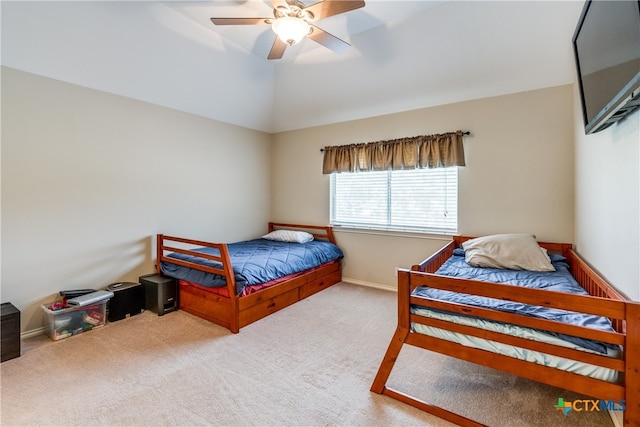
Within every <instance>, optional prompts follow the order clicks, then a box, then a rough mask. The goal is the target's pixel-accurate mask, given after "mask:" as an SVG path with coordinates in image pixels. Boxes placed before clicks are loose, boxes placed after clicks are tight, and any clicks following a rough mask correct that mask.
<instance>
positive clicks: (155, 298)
mask: <svg viewBox="0 0 640 427" xmlns="http://www.w3.org/2000/svg"><path fill="white" fill-rule="evenodd" d="M138 280H139V282H140V283H141V284H142V286H144V302H145V308H146V309H147V310H151V311H153V312H154V313H158V316H162V315H163V314H165V313H169V312H171V311H175V310H177V309H178V281H177V280H176V279H174V278H172V277H167V276H164V275H162V274H157V273H156V274H147V275H146V276H140V277H139V278H138Z"/></svg>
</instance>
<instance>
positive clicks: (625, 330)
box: [371, 236, 640, 426]
mask: <svg viewBox="0 0 640 427" xmlns="http://www.w3.org/2000/svg"><path fill="white" fill-rule="evenodd" d="M469 239H471V237H465V236H455V237H454V239H453V241H452V242H450V243H448V244H447V245H446V246H444V247H443V248H442V249H441V250H440V251H438V252H436V253H435V254H434V255H433V256H431V257H429V258H427V259H426V260H424V261H423V262H421V263H420V264H416V265H414V266H412V268H411V270H404V269H401V270H399V272H398V324H397V328H396V331H395V333H394V335H393V337H392V339H391V343H390V344H389V347H388V349H387V352H386V354H385V356H384V358H383V360H382V363H381V364H380V367H379V369H378V372H377V375H376V377H375V379H374V382H373V384H372V386H371V391H373V392H375V393H378V394H383V395H386V396H389V397H391V398H393V399H396V400H399V401H401V402H404V403H406V404H409V405H411V406H413V407H416V408H418V409H421V410H423V411H426V412H428V413H431V414H433V415H436V416H438V417H441V418H443V419H446V420H448V421H451V422H454V423H456V424H458V425H482V424H481V423H480V422H478V421H474V420H471V419H469V418H467V417H464V416H462V415H459V414H457V413H455V412H453V411H452V410H450V408H449V409H445V408H441V407H438V406H436V405H432V404H430V403H428V402H426V401H425V400H423V399H421V398H418V397H415V396H411V395H409V394H406V393H403V392H402V391H399V390H397V389H394V388H391V387H387V380H388V378H389V376H390V374H391V371H392V369H393V367H394V364H395V362H396V359H397V357H398V355H399V353H400V351H401V349H402V347H403V346H404V345H411V346H415V347H419V348H423V349H425V350H429V351H433V352H437V353H441V354H444V355H448V356H451V357H455V358H458V359H462V360H465V361H468V362H472V363H476V364H479V365H483V366H487V367H490V368H493V369H497V370H501V371H504V372H507V373H510V374H514V375H518V376H520V377H523V378H528V379H531V380H534V381H538V382H541V383H544V384H549V385H552V386H556V387H560V388H563V389H566V390H570V391H574V392H577V393H582V394H584V395H586V396H591V397H593V398H596V399H603V400H606V401H614V402H622V404H623V406H619V407H618V409H622V408H624V411H622V414H623V417H624V422H625V426H640V303H639V302H634V301H629V300H627V299H625V298H624V297H623V296H622V295H620V293H618V292H617V291H616V290H615V289H614V288H613V287H612V286H611V285H610V284H608V283H607V282H606V281H605V280H604V279H603V278H602V277H600V276H599V275H598V274H597V273H596V272H595V271H594V270H593V269H592V268H591V267H590V266H589V265H588V264H587V263H586V262H585V261H584V260H582V259H581V258H580V256H578V254H577V253H576V252H575V251H574V250H573V248H572V245H571V244H567V243H545V242H539V245H540V247H542V248H545V249H546V250H547V251H548V252H549V253H558V254H561V255H562V256H563V257H564V258H565V259H566V263H567V264H568V266H569V271H570V274H571V275H572V276H573V278H575V281H577V282H578V284H579V285H580V286H581V287H582V288H583V289H584V290H585V291H586V295H574V294H569V293H563V292H555V291H550V290H545V289H531V288H527V287H521V286H513V285H510V284H504V283H489V282H485V281H480V280H474V279H469V278H458V277H449V276H445V275H440V274H438V273H437V271H438V269H440V267H441V266H442V265H443V264H444V263H445V262H447V260H449V259H450V258H451V257H452V256H453V254H454V250H456V248H461V246H462V243H463V242H465V241H467V240H469ZM425 287H426V288H425ZM427 288H429V289H435V290H437V291H436V292H440V291H445V292H446V291H450V292H454V293H456V294H464V295H465V296H466V295H470V296H473V297H480V298H491V299H493V300H501V301H506V302H507V303H509V304H511V303H516V304H518V303H522V304H526V305H528V306H535V307H537V306H540V307H545V308H546V307H549V308H551V309H557V310H566V311H569V312H578V313H585V314H586V315H593V316H603V317H605V318H607V319H608V320H610V325H611V330H610V331H601V330H594V329H592V328H589V327H585V326H576V325H571V324H565V323H560V322H557V321H551V320H545V319H540V318H535V317H530V316H525V315H521V314H518V313H513V312H504V311H499V310H496V309H492V308H482V307H478V306H475V305H467V304H464V303H459V302H447V301H442V300H439V299H435V298H429V297H424V296H421V295H420V292H419V291H416V289H418V290H422V289H427ZM425 313H436V314H435V315H425ZM443 313H444V315H443ZM456 316H458V318H456ZM460 318H462V319H474V323H469V322H466V321H460ZM451 319H456V320H455V321H453V320H451ZM475 320H480V322H481V323H482V322H484V323H490V324H499V325H506V327H507V330H512V329H514V328H515V329H518V328H521V329H523V330H524V329H527V330H541V331H545V332H549V333H552V334H556V335H562V336H566V337H574V338H577V339H583V340H594V341H597V342H598V343H602V344H604V345H607V346H609V347H614V348H618V349H619V351H617V352H612V353H613V354H609V355H603V354H598V353H595V352H592V351H584V350H580V349H576V348H571V347H570V346H569V347H568V346H566V345H558V344H557V343H553V342H552V343H548V342H540V341H537V340H533V339H530V338H523V337H521V336H516V335H517V334H516V335H511V334H510V333H509V332H505V331H504V330H502V331H500V330H491V329H487V328H486V327H480V326H476V323H475ZM431 331H435V332H431ZM455 336H458V337H463V338H464V339H462V340H458V341H456V339H455V338H451V337H455ZM483 341H484V342H490V343H491V344H492V348H493V349H491V350H488V349H487V348H485V347H483V346H481V345H477V346H476V345H475V344H471V345H468V344H464V343H467V342H483ZM496 348H498V350H496ZM500 348H506V349H508V348H515V349H517V350H518V351H517V353H518V354H520V353H525V354H529V355H533V357H534V359H535V360H534V361H527V360H526V359H521V358H519V356H518V357H515V356H514V353H510V352H508V351H502V350H499V349H500ZM537 355H539V356H543V357H541V358H538V359H536V356H537ZM546 359H557V360H559V361H564V362H566V363H564V364H561V365H559V366H546V365H545V364H543V363H541V362H540V360H546ZM573 365H577V366H586V367H589V368H591V370H592V371H595V370H597V372H605V374H604V375H602V376H598V375H591V374H584V373H583V372H581V371H576V372H572V371H568V370H566V369H564V368H562V366H573ZM611 373H613V375H611ZM416 381H419V379H418V378H416Z"/></svg>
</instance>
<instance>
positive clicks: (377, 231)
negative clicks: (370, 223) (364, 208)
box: [332, 225, 458, 241]
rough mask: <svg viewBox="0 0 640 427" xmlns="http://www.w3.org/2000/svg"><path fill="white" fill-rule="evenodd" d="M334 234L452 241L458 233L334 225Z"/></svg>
mask: <svg viewBox="0 0 640 427" xmlns="http://www.w3.org/2000/svg"><path fill="white" fill-rule="evenodd" d="M332 227H333V232H334V233H353V234H372V235H379V236H394V237H403V238H411V239H430V240H447V241H448V240H451V236H455V235H457V234H458V233H436V232H426V231H424V232H423V231H415V230H393V229H385V228H374V227H370V228H367V227H352V226H344V225H332Z"/></svg>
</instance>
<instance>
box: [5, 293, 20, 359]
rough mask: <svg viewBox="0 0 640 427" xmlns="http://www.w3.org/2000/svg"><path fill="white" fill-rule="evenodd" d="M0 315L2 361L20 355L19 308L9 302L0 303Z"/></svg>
mask: <svg viewBox="0 0 640 427" xmlns="http://www.w3.org/2000/svg"><path fill="white" fill-rule="evenodd" d="M0 317H1V320H0V335H2V342H0V345H1V347H0V349H1V351H0V353H2V356H1V357H0V359H1V360H0V362H4V361H5V360H10V359H15V358H16V357H20V310H18V309H17V308H15V307H14V306H13V304H11V303H10V302H5V303H2V312H1V313H0Z"/></svg>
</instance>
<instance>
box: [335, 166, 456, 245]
mask: <svg viewBox="0 0 640 427" xmlns="http://www.w3.org/2000/svg"><path fill="white" fill-rule="evenodd" d="M331 224H332V225H337V226H348V227H354V228H375V229H384V230H400V231H417V232H431V233H455V232H457V230H458V168H457V167H448V168H432V169H429V168H424V169H410V170H395V171H392V170H388V171H375V172H360V173H333V174H331Z"/></svg>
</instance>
